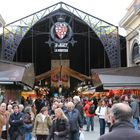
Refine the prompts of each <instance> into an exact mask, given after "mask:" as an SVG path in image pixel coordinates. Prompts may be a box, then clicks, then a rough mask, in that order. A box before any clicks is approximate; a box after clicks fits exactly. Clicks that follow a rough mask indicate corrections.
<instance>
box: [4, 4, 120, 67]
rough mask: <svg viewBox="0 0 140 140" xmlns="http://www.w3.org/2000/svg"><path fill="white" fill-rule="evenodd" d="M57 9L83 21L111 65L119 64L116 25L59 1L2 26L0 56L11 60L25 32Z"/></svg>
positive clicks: (116, 65)
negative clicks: (101, 47)
mask: <svg viewBox="0 0 140 140" xmlns="http://www.w3.org/2000/svg"><path fill="white" fill-rule="evenodd" d="M58 9H65V10H66V11H68V12H69V13H71V14H74V15H75V16H77V17H78V18H80V19H81V20H82V21H84V22H85V23H86V24H87V25H88V26H89V27H90V28H91V29H92V30H93V31H94V32H95V33H96V34H97V36H98V37H99V39H100V40H101V42H102V44H103V46H104V49H105V51H106V53H107V55H108V57H109V61H110V65H111V67H118V66H120V46H119V38H118V27H117V26H114V25H112V24H110V23H108V22H105V21H103V20H101V19H99V18H97V17H94V16H92V15H90V14H87V13H86V12H83V11H81V10H79V9H77V8H74V7H72V6H70V5H68V4H66V3H63V2H59V3H57V4H55V5H52V6H50V7H47V8H45V9H43V10H40V11H38V12H36V13H33V14H31V15H29V16H27V17H24V18H22V19H19V20H17V21H15V22H12V23H10V24H8V25H6V26H5V27H4V33H3V45H2V46H3V47H2V58H3V59H6V60H10V61H12V60H13V58H14V56H15V53H16V50H17V48H18V46H19V44H20V42H21V40H22V39H23V37H24V36H25V35H26V33H27V32H28V31H29V30H30V29H31V28H32V27H33V26H34V25H35V24H36V23H37V22H38V21H40V20H41V19H43V18H44V17H45V16H48V15H49V14H50V13H52V12H55V11H56V10H58Z"/></svg>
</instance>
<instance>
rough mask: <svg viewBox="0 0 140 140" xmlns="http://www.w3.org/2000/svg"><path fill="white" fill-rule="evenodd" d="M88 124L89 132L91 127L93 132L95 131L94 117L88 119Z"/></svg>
mask: <svg viewBox="0 0 140 140" xmlns="http://www.w3.org/2000/svg"><path fill="white" fill-rule="evenodd" d="M86 122H87V131H89V128H90V125H91V130H92V131H93V129H94V117H86Z"/></svg>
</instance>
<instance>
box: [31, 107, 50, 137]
mask: <svg viewBox="0 0 140 140" xmlns="http://www.w3.org/2000/svg"><path fill="white" fill-rule="evenodd" d="M51 124H52V119H51V117H50V116H49V115H48V108H47V107H43V108H42V109H41V110H40V113H39V114H37V115H36V117H35V122H34V128H33V135H34V136H36V138H37V140H46V139H47V136H48V135H49V127H50V126H51Z"/></svg>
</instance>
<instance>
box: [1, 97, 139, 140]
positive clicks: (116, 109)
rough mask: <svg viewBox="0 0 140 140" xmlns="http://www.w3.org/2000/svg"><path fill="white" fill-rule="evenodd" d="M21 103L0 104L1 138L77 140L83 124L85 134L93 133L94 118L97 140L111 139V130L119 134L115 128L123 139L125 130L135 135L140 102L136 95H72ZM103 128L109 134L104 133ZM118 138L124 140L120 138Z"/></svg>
mask: <svg viewBox="0 0 140 140" xmlns="http://www.w3.org/2000/svg"><path fill="white" fill-rule="evenodd" d="M20 103H22V104H19V103H18V102H16V101H15V102H11V101H9V102H8V103H7V104H6V103H1V104H0V138H1V139H4V140H32V139H33V138H36V140H79V131H84V129H83V125H84V124H85V125H86V127H85V128H86V129H85V131H87V132H89V131H94V129H95V128H94V123H96V122H94V117H95V116H98V119H99V124H100V136H101V138H100V140H102V139H104V140H106V139H107V138H110V139H111V138H112V136H113V135H114V131H116V132H117V133H119V131H118V128H119V129H120V128H122V130H123V131H124V134H123V137H126V136H125V131H126V130H127V129H128V130H129V131H130V130H131V129H133V128H134V129H135V131H134V130H133V131H134V133H135V134H137V135H138V133H137V132H136V131H138V123H139V103H138V101H137V97H136V96H135V95H130V96H128V95H123V96H121V97H120V98H118V97H112V98H105V97H103V98H100V99H98V100H97V99H96V98H93V99H90V98H83V99H81V98H80V97H79V96H74V97H73V98H72V97H69V98H67V99H64V98H63V97H61V98H60V97H58V98H53V99H47V98H41V97H38V98H37V99H36V100H35V101H32V99H31V98H27V99H26V100H25V99H23V97H22V101H21V102H20ZM117 104H118V105H117ZM121 107H122V108H121ZM124 109H126V110H124ZM125 111H126V112H125ZM126 115H127V117H124V116H126ZM106 126H108V128H109V132H110V133H109V134H105V127H106ZM123 126H125V127H123ZM126 127H127V129H126ZM126 132H127V131H126ZM104 134H105V136H104ZM111 135H112V136H111ZM114 136H115V135H114ZM138 136H139V135H138ZM117 138H119V139H120V140H124V139H121V135H120V137H117V136H116V139H117ZM136 138H137V136H136ZM114 140H115V139H114ZM136 140H137V139H136Z"/></svg>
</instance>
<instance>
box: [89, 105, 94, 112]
mask: <svg viewBox="0 0 140 140" xmlns="http://www.w3.org/2000/svg"><path fill="white" fill-rule="evenodd" d="M89 114H95V105H94V104H92V105H90V107H89Z"/></svg>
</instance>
